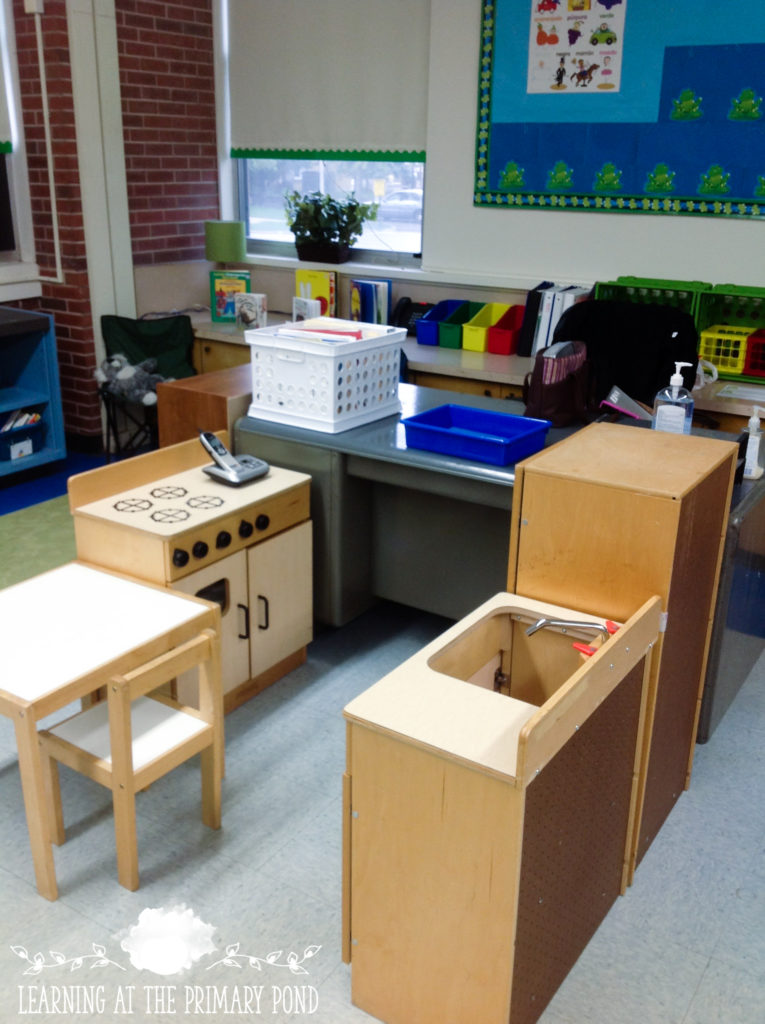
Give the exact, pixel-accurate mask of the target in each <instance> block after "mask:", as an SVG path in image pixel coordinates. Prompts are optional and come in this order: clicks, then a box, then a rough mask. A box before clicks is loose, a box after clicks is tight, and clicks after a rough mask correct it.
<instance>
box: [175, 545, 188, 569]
mask: <svg viewBox="0 0 765 1024" xmlns="http://www.w3.org/2000/svg"><path fill="white" fill-rule="evenodd" d="M188 560H189V553H188V551H184V550H183V548H176V549H175V550H174V551H173V565H174V566H175V567H176V569H182V568H183V567H184V565H186V563H187V562H188Z"/></svg>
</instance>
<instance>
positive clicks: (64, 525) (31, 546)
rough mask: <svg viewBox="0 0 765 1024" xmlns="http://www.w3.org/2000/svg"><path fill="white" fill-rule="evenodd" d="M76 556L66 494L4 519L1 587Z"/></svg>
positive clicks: (0, 537)
mask: <svg viewBox="0 0 765 1024" xmlns="http://www.w3.org/2000/svg"><path fill="white" fill-rule="evenodd" d="M76 557H77V552H76V550H75V544H74V525H73V521H72V516H71V513H70V512H69V500H68V498H67V497H66V495H64V496H63V497H60V498H53V499H52V500H51V501H43V502H40V504H39V505H30V506H29V507H28V508H23V509H20V510H19V511H18V512H9V513H8V514H7V515H4V516H0V588H3V587H9V586H10V585H11V584H12V583H19V582H20V581H21V580H25V579H28V578H29V577H30V576H36V575H37V574H38V573H41V572H45V571H46V569H54V568H55V567H56V566H57V565H63V564H64V562H71V561H72V559H73V558H76Z"/></svg>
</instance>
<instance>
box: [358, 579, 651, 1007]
mask: <svg viewBox="0 0 765 1024" xmlns="http://www.w3.org/2000/svg"><path fill="white" fill-rule="evenodd" d="M660 612H661V608H660V601H659V599H658V598H653V599H651V600H649V601H647V602H646V603H645V604H644V605H643V606H642V607H641V608H640V609H638V610H637V611H636V613H635V614H634V615H633V616H632V617H631V618H630V619H629V621H628V622H626V623H624V624H623V625H622V626H621V627H620V628H619V629H618V630H617V631H616V632H615V633H614V634H613V635H610V636H609V638H608V639H607V640H606V641H605V642H602V643H601V641H600V640H595V641H594V642H593V637H594V633H595V632H596V631H597V630H598V628H599V629H600V630H601V631H604V620H603V619H599V618H593V616H591V615H589V614H587V613H583V612H581V611H574V610H572V609H571V608H569V607H561V606H557V605H553V604H549V603H544V602H538V601H533V600H530V599H528V598H526V597H519V596H518V595H514V594H499V595H497V596H496V597H494V598H493V599H491V600H490V601H489V602H487V603H486V604H484V605H482V606H481V607H480V608H478V609H477V610H476V611H475V612H473V613H472V614H471V615H469V616H468V617H466V618H465V619H464V620H462V621H461V622H459V623H457V625H455V626H453V627H452V628H451V629H450V630H448V631H447V632H446V633H444V634H443V635H442V636H441V637H439V638H438V639H437V640H435V641H433V642H432V643H431V644H430V645H429V646H427V647H426V648H424V649H423V650H422V651H420V652H419V653H418V654H416V655H415V656H414V657H412V658H410V659H409V660H408V661H406V662H405V663H404V664H403V665H401V666H400V667H399V668H397V669H396V670H395V671H394V672H392V673H390V674H389V675H388V676H386V677H385V678H383V679H382V680H381V681H380V682H378V683H377V684H375V685H374V686H372V687H371V688H370V689H369V690H367V691H366V692H365V693H363V694H361V695H360V696H359V697H357V698H356V699H355V700H354V701H352V702H351V703H350V704H349V705H348V706H347V707H346V709H345V717H346V721H347V768H346V774H345V777H344V851H343V868H344V872H343V877H344V885H343V911H344V915H343V937H344V943H343V945H344V950H343V952H344V957H345V959H346V961H350V962H351V965H352V999H353V1002H354V1003H355V1004H356V1005H357V1006H359V1007H361V1008H362V1009H363V1010H365V1011H366V1012H367V1013H370V1014H372V1015H373V1016H375V1017H377V1018H379V1019H380V1020H382V1021H385V1022H386V1024H414V1022H417V1024H443V1022H444V1021H449V1022H450V1024H475V1022H476V1021H480V1022H481V1024H508V1021H509V1022H511V1024H530V1022H532V1021H535V1020H536V1019H537V1017H538V1016H539V1014H540V1013H541V1012H542V1010H543V1009H544V1007H545V1005H546V1004H547V1002H548V1001H549V999H550V998H551V997H552V995H553V993H554V992H555V990H556V989H557V987H558V986H559V984H560V983H561V981H562V980H563V978H564V977H565V976H566V974H567V973H568V971H569V970H570V968H571V966H572V965H573V963H574V962H575V960H576V959H577V957H578V956H579V954H580V952H581V950H582V949H583V948H584V946H585V945H586V943H587V942H588V941H589V939H590V937H591V936H592V934H593V933H594V931H595V929H596V928H597V927H598V925H599V924H600V922H601V921H602V919H603V917H604V916H605V914H606V912H607V911H608V908H609V907H610V906H611V904H612V903H613V901H614V900H615V899H616V897H617V896H618V895H619V894H620V893H621V892H622V891H623V890H624V886H625V884H626V880H627V875H628V870H629V864H628V858H629V849H630V846H631V841H632V830H633V827H634V820H635V810H636V806H637V797H638V794H637V785H636V780H637V777H638V776H639V773H640V757H641V744H640V742H639V739H640V735H641V730H642V723H643V720H644V716H645V712H646V701H645V698H646V693H647V665H648V663H649V660H650V651H651V647H652V644H653V642H654V640H655V638H656V636H657V635H658V630H659V621H660ZM541 618H544V619H546V620H549V621H548V622H547V624H545V625H544V626H541V627H540V628H539V629H537V630H536V631H534V632H533V635H528V630H529V629H530V627H532V626H533V624H534V623H536V622H538V620H540V619H541ZM572 620H575V621H576V622H577V623H578V625H575V626H572V625H571V622H572ZM593 623H594V624H595V625H594V626H593ZM572 642H576V643H582V644H586V645H587V646H591V645H592V646H595V647H596V649H597V651H596V653H595V654H593V655H592V656H590V657H587V656H585V655H582V654H581V653H580V652H579V651H578V650H576V649H575V648H574V647H573V646H572Z"/></svg>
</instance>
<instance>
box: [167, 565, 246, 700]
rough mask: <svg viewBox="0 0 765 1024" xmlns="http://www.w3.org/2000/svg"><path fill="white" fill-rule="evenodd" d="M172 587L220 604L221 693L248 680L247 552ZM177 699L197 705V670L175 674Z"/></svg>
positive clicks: (193, 574) (210, 566)
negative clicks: (176, 675) (176, 678)
mask: <svg viewBox="0 0 765 1024" xmlns="http://www.w3.org/2000/svg"><path fill="white" fill-rule="evenodd" d="M172 589H173V590H179V591H181V592H182V593H184V594H190V595H192V596H194V597H203V598H205V600H207V601H215V602H217V603H218V604H219V605H220V608H221V674H222V676H223V692H224V694H225V693H228V692H229V691H230V690H234V689H236V687H237V686H240V685H241V684H242V683H245V682H247V680H248V679H249V678H250V640H249V633H250V626H249V608H248V604H247V554H246V552H245V551H237V552H236V553H235V554H233V555H228V556H227V557H226V558H222V559H221V560H220V561H219V562H213V564H212V565H208V566H206V567H205V568H204V569H199V570H198V571H197V572H193V573H191V574H190V575H189V576H184V578H183V579H182V580H177V581H176V582H174V583H173V584H172ZM178 699H179V700H180V701H181V702H183V703H185V704H189V705H191V706H192V707H198V686H197V672H196V669H192V670H191V671H189V672H184V673H183V675H180V676H179V677H178Z"/></svg>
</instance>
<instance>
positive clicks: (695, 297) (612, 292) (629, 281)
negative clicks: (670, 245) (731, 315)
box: [595, 277, 712, 326]
mask: <svg viewBox="0 0 765 1024" xmlns="http://www.w3.org/2000/svg"><path fill="white" fill-rule="evenodd" d="M711 290H712V285H711V284H708V283H707V282H706V281H664V280H659V279H654V278H650V277H617V278H616V280H615V281H598V283H597V284H596V285H595V298H596V299H608V300H610V301H613V302H640V303H646V304H648V303H654V304H655V305H658V306H673V307H674V308H675V309H680V310H682V311H683V312H684V313H688V314H690V316H692V317H693V319H694V321H696V319H697V314H698V309H699V301H700V298H701V296H702V295H704V294H706V293H708V292H710V291H711ZM697 326H698V322H697Z"/></svg>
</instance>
